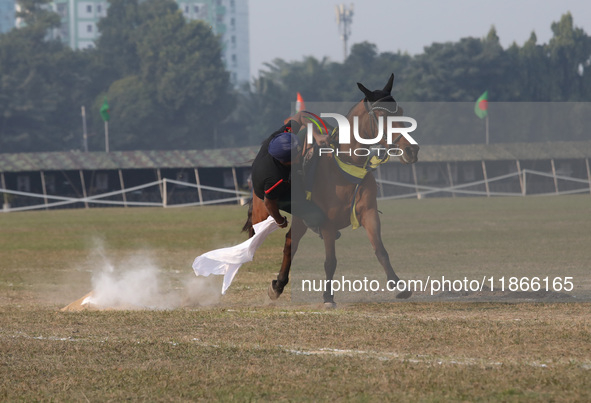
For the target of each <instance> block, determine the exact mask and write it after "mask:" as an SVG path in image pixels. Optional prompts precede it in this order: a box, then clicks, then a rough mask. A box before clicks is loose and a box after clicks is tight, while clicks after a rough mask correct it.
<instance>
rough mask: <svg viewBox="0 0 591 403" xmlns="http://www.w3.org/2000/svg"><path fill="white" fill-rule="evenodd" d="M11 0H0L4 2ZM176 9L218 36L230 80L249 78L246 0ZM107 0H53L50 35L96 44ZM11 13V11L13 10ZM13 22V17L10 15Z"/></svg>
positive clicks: (201, 1)
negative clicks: (55, 20) (57, 23)
mask: <svg viewBox="0 0 591 403" xmlns="http://www.w3.org/2000/svg"><path fill="white" fill-rule="evenodd" d="M6 1H12V2H13V7H14V0H0V2H1V3H0V4H4V3H3V2H6ZM177 2H178V5H179V10H180V11H181V12H182V13H183V15H184V16H185V18H186V19H188V20H202V21H205V22H207V23H208V24H209V25H211V27H212V31H213V32H214V34H216V35H220V36H221V41H222V55H223V56H222V57H223V60H224V62H225V64H226V68H227V69H228V71H229V72H230V80H231V82H232V83H233V84H234V85H236V86H238V85H240V84H242V83H245V82H246V83H247V82H249V81H250V57H249V37H248V0H177ZM108 6H109V3H108V2H107V1H106V0H54V1H53V3H52V8H53V10H54V11H55V12H56V13H58V14H59V16H60V17H61V27H60V28H58V29H55V30H53V32H52V37H53V38H58V39H60V40H62V42H64V43H67V44H68V45H69V46H70V47H71V48H72V49H86V48H89V47H93V46H95V43H94V42H95V40H96V39H97V38H98V36H99V34H100V33H99V31H98V28H97V23H98V21H99V20H100V19H101V18H103V17H106V16H107V8H108ZM13 13H14V10H13ZM13 25H14V18H13Z"/></svg>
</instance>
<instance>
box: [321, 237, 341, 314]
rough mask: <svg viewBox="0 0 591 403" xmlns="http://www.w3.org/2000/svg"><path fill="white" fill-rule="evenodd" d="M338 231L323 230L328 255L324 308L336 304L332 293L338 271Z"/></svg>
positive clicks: (332, 306)
mask: <svg viewBox="0 0 591 403" xmlns="http://www.w3.org/2000/svg"><path fill="white" fill-rule="evenodd" d="M336 234H337V232H336V230H333V229H323V230H322V238H323V239H324V251H325V253H326V257H325V260H324V273H325V274H326V280H327V281H326V282H325V284H326V287H327V288H328V289H326V290H325V291H324V295H323V297H324V306H326V307H327V308H334V307H336V304H335V302H334V295H333V293H332V287H331V286H330V285H331V284H332V280H333V278H334V273H335V271H336V269H337V254H336Z"/></svg>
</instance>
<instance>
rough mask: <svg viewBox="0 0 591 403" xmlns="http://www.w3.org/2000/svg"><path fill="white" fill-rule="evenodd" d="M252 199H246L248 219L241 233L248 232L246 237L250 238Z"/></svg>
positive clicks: (251, 230)
mask: <svg viewBox="0 0 591 403" xmlns="http://www.w3.org/2000/svg"><path fill="white" fill-rule="evenodd" d="M252 204H253V203H252V197H251V198H250V199H248V218H247V219H246V222H245V223H244V226H243V227H242V232H248V237H249V238H250V237H252V236H253V234H254V232H253V229H252Z"/></svg>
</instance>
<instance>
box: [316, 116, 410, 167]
mask: <svg viewBox="0 0 591 403" xmlns="http://www.w3.org/2000/svg"><path fill="white" fill-rule="evenodd" d="M320 117H321V118H333V119H335V120H336V121H337V124H338V128H339V130H338V134H339V138H338V143H339V144H351V124H350V123H349V120H348V119H347V118H346V117H345V116H343V115H341V114H339V113H321V114H320ZM376 119H377V124H378V132H377V134H376V136H375V137H374V138H363V137H361V136H360V135H359V118H358V117H357V116H354V117H353V138H354V139H355V141H357V143H359V144H362V145H366V146H372V145H373V146H375V145H378V144H379V143H380V142H382V140H383V138H384V126H385V134H386V143H387V144H388V145H393V144H395V143H396V142H397V141H398V140H400V138H401V137H404V138H405V139H406V140H407V141H408V142H409V143H410V144H418V143H417V142H416V140H415V139H414V138H413V137H412V136H411V135H410V134H409V133H410V132H412V131H414V130H415V129H416V128H417V121H416V120H415V119H413V118H411V117H407V116H388V117H386V122H385V124H384V117H383V116H378V117H376ZM399 123H402V124H403V126H402V127H398V126H399V125H398V124H399ZM407 123H408V124H410V126H408V127H406V126H404V124H407ZM395 124H396V125H395ZM312 127H313V125H312V123H308V125H307V128H308V132H307V138H306V140H307V142H308V143H309V144H312V142H313V136H312ZM395 136H396V137H395ZM381 151H385V152H386V153H388V155H389V156H391V157H400V156H401V155H402V154H403V153H404V150H402V149H401V148H397V147H392V148H385V147H377V148H376V147H372V148H366V147H358V148H355V149H354V150H347V151H344V150H338V149H337V150H335V149H333V148H330V147H321V148H320V155H322V154H330V153H336V154H337V156H338V155H339V154H342V153H346V154H348V155H350V154H351V152H353V154H354V155H356V156H360V157H363V156H368V155H370V154H372V153H378V156H379V153H380V152H381Z"/></svg>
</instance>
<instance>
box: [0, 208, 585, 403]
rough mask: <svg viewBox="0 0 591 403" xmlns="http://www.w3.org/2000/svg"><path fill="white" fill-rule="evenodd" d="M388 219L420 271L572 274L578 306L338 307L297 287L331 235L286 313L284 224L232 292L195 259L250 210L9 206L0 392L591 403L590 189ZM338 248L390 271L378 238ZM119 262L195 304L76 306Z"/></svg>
mask: <svg viewBox="0 0 591 403" xmlns="http://www.w3.org/2000/svg"><path fill="white" fill-rule="evenodd" d="M380 209H381V210H382V211H383V215H382V219H383V227H384V240H385V243H386V245H387V248H388V250H389V252H390V256H391V258H392V260H393V262H394V266H395V269H396V270H397V272H398V274H399V275H400V276H401V277H403V278H409V279H410V278H424V276H426V275H434V276H436V275H442V274H446V275H450V276H452V275H453V276H481V275H482V274H488V275H495V276H498V275H507V276H535V275H537V276H545V275H549V276H572V277H573V278H574V285H575V290H574V291H573V293H572V295H575V296H576V298H570V299H558V301H561V303H549V302H548V301H549V300H547V299H543V302H535V300H533V299H524V300H523V301H527V302H517V303H515V302H514V303H507V302H503V300H498V301H496V300H493V301H492V302H491V301H487V302H479V300H478V299H477V298H476V302H466V301H468V300H467V299H466V300H462V298H459V297H458V298H452V300H451V302H450V301H443V300H441V299H436V298H435V299H429V298H428V297H427V296H425V295H420V294H419V295H416V296H414V297H413V298H411V299H410V300H408V301H407V302H399V303H393V302H385V303H376V302H372V303H366V302H354V301H353V302H351V301H348V300H347V299H346V298H344V296H343V298H342V299H341V300H339V297H338V296H337V302H338V301H345V302H344V303H341V304H339V306H338V309H336V310H324V309H323V306H322V304H321V297H320V296H319V295H318V294H314V295H309V296H308V295H307V296H305V297H304V298H299V297H298V295H300V294H297V293H298V291H297V281H298V279H301V278H304V277H305V276H318V278H321V277H322V272H323V270H322V258H321V255H319V253H320V254H321V248H319V247H318V246H317V244H318V241H317V238H315V237H313V236H309V235H307V236H306V237H305V238H304V241H303V244H302V249H301V251H300V252H301V259H300V262H299V263H298V265H297V267H296V268H295V269H294V270H295V271H294V273H293V279H292V282H291V283H290V284H291V285H292V286H294V290H293V292H292V289H291V287H288V289H287V290H286V292H285V293H284V295H283V296H282V297H281V298H280V299H279V300H278V301H277V302H276V303H271V302H270V301H269V300H268V298H267V297H266V288H267V286H268V284H269V282H270V280H271V279H272V278H273V277H274V274H275V273H276V272H277V269H278V266H279V263H280V260H281V249H282V244H283V235H284V232H282V231H281V230H279V231H276V232H275V233H273V234H272V235H271V236H270V238H269V239H268V240H267V241H266V242H265V244H264V245H263V246H262V247H261V249H260V250H259V251H258V252H257V256H256V257H255V260H254V262H252V263H249V264H246V265H244V266H243V267H242V268H241V269H240V271H239V273H238V275H237V277H236V279H235V280H234V283H233V284H232V286H231V287H230V289H229V290H228V293H227V294H226V295H225V296H223V297H220V296H219V290H220V288H221V280H220V279H219V278H215V279H210V278H208V279H205V280H203V281H200V282H199V283H198V284H197V285H195V279H193V277H192V276H193V275H192V270H191V263H192V261H193V259H194V258H195V256H197V255H199V254H201V253H204V252H206V251H208V250H211V249H216V248H220V247H223V246H229V245H234V244H237V243H239V242H242V241H243V240H244V239H245V236H244V234H241V233H240V232H239V229H240V228H241V226H242V223H243V221H244V217H245V214H246V210H245V208H244V207H237V206H226V207H207V208H191V209H143V208H142V209H90V210H65V211H39V212H28V213H11V214H0V228H1V229H2V230H1V231H0V400H3V401H46V400H51V401H121V400H144V401H146V400H147V401H190V400H237V401H245V400H248V401H250V400H262V401H276V400H290V401H302V400H314V401H318V400H319V401H326V400H335V399H336V400H355V401H375V400H378V399H387V400H394V399H397V400H402V401H449V400H452V401H589V400H591V372H590V371H591V314H590V312H591V303H589V302H564V301H580V300H583V301H584V300H585V299H586V298H587V296H588V295H589V289H590V288H591V282H590V281H589V273H590V272H591V270H590V269H591V251H590V248H589V245H590V244H591V198H590V197H589V196H572V197H540V198H536V197H527V198H494V199H485V198H460V199H426V200H420V201H417V200H400V201H388V202H382V203H381V204H380ZM337 247H338V252H337V253H338V257H339V267H338V269H337V274H339V273H346V274H347V275H351V276H358V275H361V274H363V275H369V276H375V277H376V278H380V279H381V278H382V277H383V273H382V271H381V268H380V267H379V265H378V263H377V261H376V260H375V258H374V256H373V252H372V250H371V247H370V246H369V243H368V241H367V237H366V236H365V234H364V233H363V229H360V230H357V231H351V230H350V229H349V230H345V231H344V232H343V237H342V239H341V240H339V241H338V245H337ZM105 265H111V266H112V267H114V268H115V271H121V272H125V271H126V270H131V269H135V268H137V267H141V266H142V265H150V267H154V268H156V269H157V270H158V272H159V273H160V284H161V286H162V287H163V288H165V289H166V292H170V293H173V294H178V295H179V296H182V299H183V301H187V300H188V301H189V302H191V303H192V306H190V307H182V308H175V309H169V310H123V311H82V312H60V311H59V309H60V308H61V307H63V306H64V305H66V304H68V303H69V302H71V301H73V300H75V299H77V298H79V297H81V296H82V295H84V294H85V293H87V292H88V291H90V290H91V289H92V288H93V275H94V276H95V277H94V278H95V279H96V273H97V272H98V271H100V270H103V269H104V267H105ZM360 267H363V269H362V270H361V271H360V269H359V268H360ZM317 273H320V275H318V274H317ZM188 283H191V284H193V285H192V286H191V287H188V288H187V287H186V286H185V285H186V284H188ZM294 284H296V285H294ZM187 292H190V293H193V294H194V295H186V293H187ZM292 294H293V295H292ZM292 296H293V298H292ZM300 296H301V295H300ZM179 298H180V297H179ZM187 298H188V299H187ZM179 300H180V299H179ZM470 301H474V300H473V299H472V300H470ZM179 305H180V304H179Z"/></svg>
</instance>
